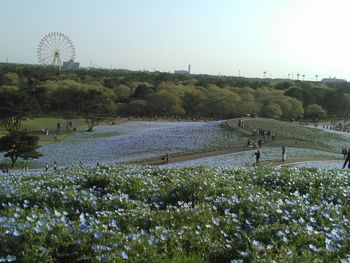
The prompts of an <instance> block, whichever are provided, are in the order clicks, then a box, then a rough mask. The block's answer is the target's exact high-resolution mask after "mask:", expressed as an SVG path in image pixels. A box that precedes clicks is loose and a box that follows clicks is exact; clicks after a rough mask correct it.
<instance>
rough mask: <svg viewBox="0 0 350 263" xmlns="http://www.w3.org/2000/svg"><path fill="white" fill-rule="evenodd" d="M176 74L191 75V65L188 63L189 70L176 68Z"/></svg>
mask: <svg viewBox="0 0 350 263" xmlns="http://www.w3.org/2000/svg"><path fill="white" fill-rule="evenodd" d="M174 74H179V75H190V74H191V65H188V70H175V71H174Z"/></svg>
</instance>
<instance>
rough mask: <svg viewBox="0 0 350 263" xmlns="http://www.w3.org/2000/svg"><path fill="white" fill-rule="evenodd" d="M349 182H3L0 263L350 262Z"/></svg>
mask: <svg viewBox="0 0 350 263" xmlns="http://www.w3.org/2000/svg"><path fill="white" fill-rule="evenodd" d="M349 175H350V173H349V172H348V171H342V170H330V171H322V170H316V169H282V168H271V167H263V168H259V169H237V170H234V169H227V170H221V169H210V168H205V167H193V168H183V169H155V168H148V167H125V166H104V167H97V168H89V169H84V168H78V167H73V168H70V169H62V170H59V171H57V172H55V173H52V174H50V173H49V174H40V175H38V174H37V175H33V174H32V175H31V174H21V175H11V174H9V175H1V176H0V188H1V191H0V260H1V261H2V262H12V261H18V262H29V261H31V260H33V259H35V260H37V261H39V262H50V261H52V260H54V261H59V262H67V261H74V262H95V261H106V262H113V261H114V262H124V261H125V262H127V261H130V262H161V261H164V262H171V260H173V262H181V260H185V259H191V262H254V261H256V262H271V260H275V261H276V262H285V261H291V262H294V261H297V260H298V261H300V262H311V261H314V260H316V261H317V260H320V261H321V260H323V261H325V262H332V261H334V262H339V259H347V258H348V257H350V256H349V255H348V252H349V251H350V224H349V219H350V215H349V211H350V204H349V200H350V180H349V178H350V177H349ZM180 259H181V260H180ZM177 260H178V261H177ZM179 260H180V261H179Z"/></svg>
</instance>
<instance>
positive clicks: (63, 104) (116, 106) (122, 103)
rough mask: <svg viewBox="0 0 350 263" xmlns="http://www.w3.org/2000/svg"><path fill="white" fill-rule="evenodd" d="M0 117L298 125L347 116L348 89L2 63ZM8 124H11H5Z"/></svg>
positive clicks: (339, 85)
mask: <svg viewBox="0 0 350 263" xmlns="http://www.w3.org/2000/svg"><path fill="white" fill-rule="evenodd" d="M0 97H1V101H2V102H1V106H0V114H1V119H6V118H7V117H9V116H12V115H14V114H13V112H15V113H16V115H17V116H18V115H20V116H21V115H23V116H24V115H26V114H51V113H72V114H77V115H81V116H83V115H84V116H85V117H89V116H90V117H91V116H94V117H97V116H100V117H101V116H104V117H107V116H110V117H111V116H116V115H118V116H126V117H128V116H143V117H174V118H196V119H200V118H215V119H219V118H220V119H221V118H233V117H240V116H244V115H246V114H254V115H257V116H262V117H269V118H276V119H283V120H293V119H294V120H296V119H303V118H304V119H308V120H314V121H315V120H318V119H324V118H337V119H339V118H345V119H347V118H348V117H349V110H350V85H349V83H329V84H325V83H322V82H309V81H293V80H270V79H247V78H238V77H225V76H209V75H190V76H185V75H175V74H170V73H162V72H133V71H126V70H98V69H96V70H86V69H81V70H78V71H60V70H57V69H52V68H51V69H49V68H43V67H39V66H29V65H15V64H0ZM11 121H12V122H13V121H14V120H11Z"/></svg>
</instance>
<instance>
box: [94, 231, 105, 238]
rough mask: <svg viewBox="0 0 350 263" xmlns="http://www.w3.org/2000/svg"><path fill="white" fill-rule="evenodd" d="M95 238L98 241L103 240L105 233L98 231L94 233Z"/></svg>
mask: <svg viewBox="0 0 350 263" xmlns="http://www.w3.org/2000/svg"><path fill="white" fill-rule="evenodd" d="M94 237H95V238H96V239H101V238H102V237H103V233H102V232H99V231H97V232H95V233H94Z"/></svg>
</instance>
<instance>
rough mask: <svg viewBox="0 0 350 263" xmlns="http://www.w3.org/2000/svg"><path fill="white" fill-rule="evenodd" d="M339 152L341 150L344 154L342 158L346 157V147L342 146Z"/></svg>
mask: <svg viewBox="0 0 350 263" xmlns="http://www.w3.org/2000/svg"><path fill="white" fill-rule="evenodd" d="M341 152H342V154H343V156H344V159H345V157H346V155H347V153H348V151H347V150H346V147H343V148H342V150H341Z"/></svg>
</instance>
